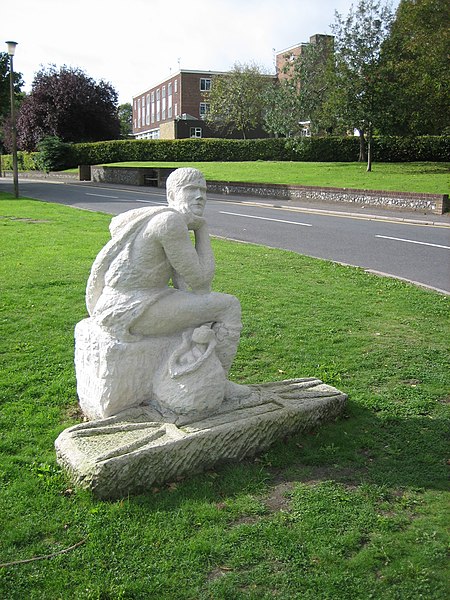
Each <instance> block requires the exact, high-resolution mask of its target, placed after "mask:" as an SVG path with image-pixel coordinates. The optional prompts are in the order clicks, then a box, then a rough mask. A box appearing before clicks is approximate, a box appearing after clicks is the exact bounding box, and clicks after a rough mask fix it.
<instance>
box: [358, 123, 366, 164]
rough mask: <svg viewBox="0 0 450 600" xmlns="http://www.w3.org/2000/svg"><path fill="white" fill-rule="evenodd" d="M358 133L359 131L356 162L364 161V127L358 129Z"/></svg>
mask: <svg viewBox="0 0 450 600" xmlns="http://www.w3.org/2000/svg"><path fill="white" fill-rule="evenodd" d="M358 133H359V157H358V162H366V138H365V137H364V129H358Z"/></svg>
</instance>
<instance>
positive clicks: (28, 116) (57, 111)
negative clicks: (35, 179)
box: [17, 65, 120, 150]
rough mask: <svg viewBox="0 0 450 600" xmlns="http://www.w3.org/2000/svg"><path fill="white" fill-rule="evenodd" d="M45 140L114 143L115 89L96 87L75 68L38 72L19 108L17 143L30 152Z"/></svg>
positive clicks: (117, 133) (116, 133)
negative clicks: (29, 91) (111, 141)
mask: <svg viewBox="0 0 450 600" xmlns="http://www.w3.org/2000/svg"><path fill="white" fill-rule="evenodd" d="M48 136H56V137H58V138H59V139H61V141H63V142H96V141H99V140H108V139H117V138H118V137H119V136H120V123H119V117H118V114H117V92H116V91H115V89H114V88H113V87H112V86H111V85H110V84H109V83H106V82H105V81H100V82H99V83H97V82H96V81H94V79H92V78H91V77H89V76H88V75H86V73H84V71H82V70H81V69H78V68H72V67H66V66H63V67H61V68H60V69H57V68H56V66H54V65H53V66H50V67H48V68H47V69H42V70H41V71H39V72H38V73H37V74H36V75H35V78H34V81H33V84H32V90H31V93H30V94H29V95H28V96H27V97H26V98H25V100H24V102H23V104H22V106H21V108H20V112H19V116H18V119H17V142H18V145H19V147H20V148H22V149H23V150H34V149H35V148H36V147H37V145H38V143H39V142H40V140H42V139H43V138H45V137H48Z"/></svg>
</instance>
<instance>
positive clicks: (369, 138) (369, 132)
mask: <svg viewBox="0 0 450 600" xmlns="http://www.w3.org/2000/svg"><path fill="white" fill-rule="evenodd" d="M370 171H372V124H371V123H369V127H368V129H367V172H368V173H370Z"/></svg>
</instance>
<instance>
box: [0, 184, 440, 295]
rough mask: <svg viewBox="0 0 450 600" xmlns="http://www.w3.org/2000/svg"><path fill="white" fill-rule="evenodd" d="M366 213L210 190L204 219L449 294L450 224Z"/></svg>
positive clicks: (75, 187)
mask: <svg viewBox="0 0 450 600" xmlns="http://www.w3.org/2000/svg"><path fill="white" fill-rule="evenodd" d="M10 188H11V182H10V181H8V180H5V179H3V180H2V179H0V190H4V191H6V190H8V191H9V190H10ZM20 193H21V195H23V196H27V197H30V198H36V199H39V200H45V201H50V202H57V203H61V204H66V205H69V206H74V207H78V208H84V209H88V210H94V211H102V212H106V213H110V214H119V213H121V212H124V211H126V210H130V209H132V208H138V207H142V206H152V205H154V206H157V205H162V204H165V203H166V202H165V190H162V189H157V188H143V189H124V188H121V187H115V186H108V185H103V186H101V185H98V184H97V185H92V184H89V183H81V182H79V183H77V182H74V183H64V184H61V183H53V182H51V183H50V182H48V181H39V182H32V181H26V180H24V181H23V182H21V184H20ZM360 213H361V214H359V215H358V216H357V215H355V214H354V213H349V212H348V210H342V212H341V211H339V209H337V210H336V211H333V212H326V211H314V210H311V208H302V207H290V206H289V207H278V208H277V207H275V206H273V203H271V202H267V203H264V201H261V200H258V201H255V202H252V201H251V200H250V199H248V198H247V199H245V200H244V199H243V198H237V197H235V198H234V199H232V198H227V199H225V198H224V196H221V195H215V194H208V204H207V209H206V218H207V221H208V224H209V226H210V231H211V233H212V234H213V235H217V236H222V237H225V238H229V239H234V240H239V241H244V242H251V243H257V244H264V245H266V246H271V247H274V248H283V249H286V250H292V251H294V252H298V253H300V254H306V255H308V256H312V257H316V258H323V259H327V260H332V261H336V262H340V263H344V264H348V265H354V266H359V267H363V268H364V269H366V270H369V271H375V272H378V273H383V274H386V275H390V276H393V277H397V278H400V279H405V280H407V281H411V282H414V283H417V284H420V285H424V286H427V287H431V288H433V289H437V290H439V291H441V292H444V293H447V294H450V227H448V226H445V224H428V225H426V224H424V223H420V222H415V223H411V222H404V221H399V220H395V219H392V220H389V216H388V217H387V218H384V219H373V218H371V217H370V216H365V215H364V214H363V211H362V210H361V209H360ZM385 214H387V215H388V214H389V213H385ZM406 216H408V217H409V216H411V215H410V214H409V213H408V215H406ZM422 219H423V217H422ZM431 219H432V217H431ZM408 221H409V219H408ZM449 224H450V222H449Z"/></svg>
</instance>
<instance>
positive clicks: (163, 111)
mask: <svg viewBox="0 0 450 600" xmlns="http://www.w3.org/2000/svg"><path fill="white" fill-rule="evenodd" d="M165 118H166V86H165V85H163V87H162V115H161V120H162V121H164V120H165Z"/></svg>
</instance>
